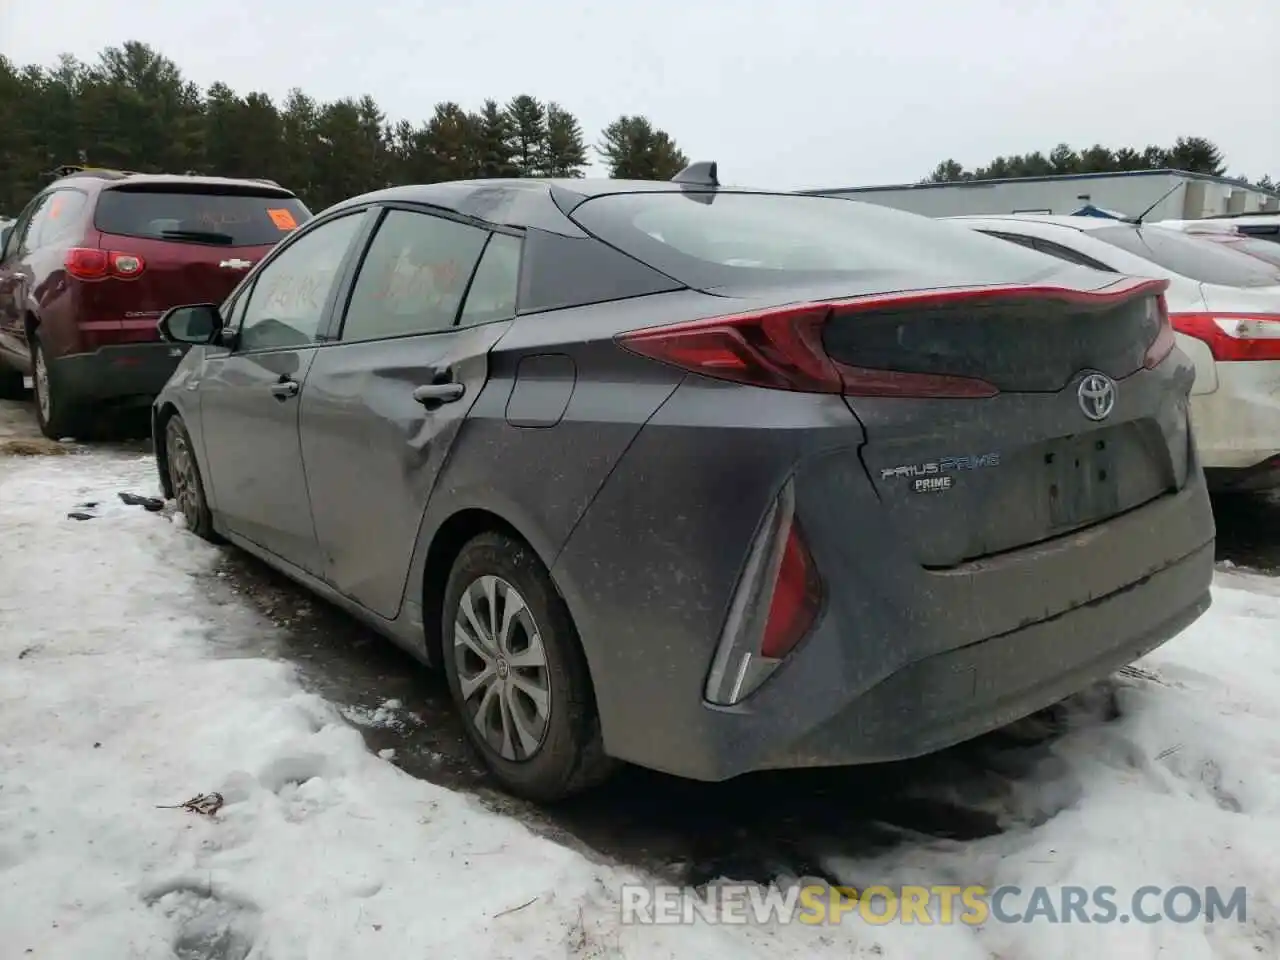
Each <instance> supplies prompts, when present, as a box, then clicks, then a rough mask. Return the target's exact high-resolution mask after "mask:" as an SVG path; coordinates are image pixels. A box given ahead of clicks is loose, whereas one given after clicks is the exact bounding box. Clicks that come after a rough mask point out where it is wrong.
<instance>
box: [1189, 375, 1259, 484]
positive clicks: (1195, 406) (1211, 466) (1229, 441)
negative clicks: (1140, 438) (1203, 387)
mask: <svg viewBox="0 0 1280 960" xmlns="http://www.w3.org/2000/svg"><path fill="white" fill-rule="evenodd" d="M1215 370H1216V379H1217V384H1218V386H1217V389H1216V390H1214V391H1213V392H1212V393H1204V394H1193V395H1192V397H1191V421H1192V424H1193V425H1194V428H1195V433H1196V446H1197V447H1198V448H1199V450H1200V459H1201V460H1202V461H1203V462H1204V465H1205V470H1207V471H1211V473H1210V481H1211V483H1212V484H1213V486H1215V487H1217V485H1218V483H1217V481H1218V479H1219V478H1227V477H1228V476H1229V475H1228V474H1227V473H1226V471H1233V472H1236V473H1235V475H1236V477H1239V476H1241V473H1239V471H1244V472H1247V471H1251V470H1253V469H1254V468H1255V467H1256V466H1257V465H1260V464H1262V463H1263V462H1264V461H1266V460H1268V459H1269V458H1271V457H1274V456H1276V455H1277V454H1280V361H1274V360H1262V361H1255V362H1231V363H1218V364H1215Z"/></svg>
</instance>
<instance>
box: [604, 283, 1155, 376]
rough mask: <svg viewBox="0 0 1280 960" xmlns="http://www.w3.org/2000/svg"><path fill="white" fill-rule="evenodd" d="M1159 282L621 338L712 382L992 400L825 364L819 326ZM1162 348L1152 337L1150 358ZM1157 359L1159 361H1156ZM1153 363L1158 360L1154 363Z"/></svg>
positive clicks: (654, 330) (900, 303)
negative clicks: (880, 314)
mask: <svg viewBox="0 0 1280 960" xmlns="http://www.w3.org/2000/svg"><path fill="white" fill-rule="evenodd" d="M1168 285H1169V284H1168V281H1166V280H1130V279H1124V280H1120V281H1117V282H1116V283H1114V284H1111V285H1110V286H1108V287H1106V288H1104V289H1102V290H1092V291H1089V290H1085V291H1081V290H1072V289H1067V288H1061V287H1027V286H993V287H967V288H962V289H955V290H929V291H913V292H909V293H893V294H875V295H872V296H866V297H856V298H853V299H848V300H838V301H821V302H813V303H801V304H791V305H788V306H783V307H776V308H771V309H768V310H761V311H757V312H753V313H743V314H734V315H731V316H723V317H708V318H706V319H702V320H693V321H688V322H685V323H676V324H672V325H670V326H665V327H651V328H648V329H644V330H635V331H631V332H629V333H624V334H621V335H620V336H619V337H618V343H619V344H620V345H621V346H622V347H624V348H625V349H627V350H630V351H631V352H632V353H637V354H640V355H641V356H645V357H649V358H651V359H653V360H660V361H662V362H663V363H669V364H672V365H673V366H677V367H680V368H682V369H684V370H688V371H690V372H693V373H697V374H701V375H702V376H705V377H711V378H714V379H717V380H729V381H732V382H734V383H743V384H750V385H751V386H757V387H769V388H772V389H776V390H793V391H797V392H801V393H842V394H845V395H846V396H864V397H930V398H944V397H946V398H951V397H956V398H961V397H970V398H978V397H993V396H995V395H996V394H998V393H999V392H1000V391H999V389H998V388H997V387H995V386H994V385H993V384H990V383H987V382H986V381H985V380H981V379H976V378H971V377H957V376H946V375H941V374H924V373H911V372H907V371H900V370H881V369H870V368H866V367H854V366H848V365H846V364H842V363H838V362H836V361H835V360H832V359H831V357H829V356H828V355H827V353H826V351H825V350H824V348H823V345H822V328H823V325H824V324H825V323H826V322H827V321H828V320H830V319H831V318H832V317H833V316H836V315H838V316H840V317H842V318H843V317H847V316H849V315H850V314H856V313H868V312H872V311H901V310H906V309H910V308H912V307H920V308H922V309H934V308H937V307H940V306H949V305H964V304H965V303H973V304H975V305H978V304H982V303H990V302H992V301H998V300H1019V299H1021V300H1026V299H1037V298H1047V299H1057V300H1065V301H1070V302H1074V303H1081V304H1086V305H1104V304H1107V303H1115V302H1121V301H1125V300H1129V299H1132V298H1133V297H1136V296H1139V295H1142V294H1147V295H1151V294H1157V295H1159V294H1162V293H1163V291H1164V290H1165V289H1166V288H1167V287H1168ZM1161 349H1163V350H1165V355H1166V356H1167V355H1168V350H1169V349H1172V333H1170V334H1169V345H1168V349H1165V344H1164V343H1163V342H1161V341H1160V338H1159V337H1157V341H1156V343H1153V344H1152V345H1151V351H1150V352H1149V353H1148V360H1150V357H1151V356H1153V355H1155V354H1156V353H1158V352H1159V350H1161ZM1160 359H1163V356H1161V357H1160ZM1156 362H1158V361H1156Z"/></svg>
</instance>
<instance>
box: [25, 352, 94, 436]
mask: <svg viewBox="0 0 1280 960" xmlns="http://www.w3.org/2000/svg"><path fill="white" fill-rule="evenodd" d="M31 374H32V376H31V386H32V390H33V392H34V393H35V401H36V420H37V421H38V422H39V423H40V432H41V433H43V434H44V435H45V436H46V437H48V438H49V439H50V440H61V439H62V438H63V437H73V436H75V435H76V434H77V432H79V431H80V430H81V428H82V426H83V424H84V414H83V412H82V411H81V410H80V409H78V408H77V407H75V406H74V405H73V404H71V403H70V402H69V401H68V400H67V397H66V394H65V393H64V392H63V390H62V389H61V386H60V384H59V382H58V375H57V370H55V369H54V368H53V367H51V366H50V364H49V358H48V357H47V356H46V355H45V351H44V344H42V343H41V342H40V335H39V334H38V333H33V334H32V336H31Z"/></svg>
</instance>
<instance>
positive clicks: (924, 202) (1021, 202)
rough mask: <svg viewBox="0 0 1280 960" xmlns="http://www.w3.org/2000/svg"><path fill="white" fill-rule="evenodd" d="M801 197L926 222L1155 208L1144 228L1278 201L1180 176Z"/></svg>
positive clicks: (1070, 177)
mask: <svg viewBox="0 0 1280 960" xmlns="http://www.w3.org/2000/svg"><path fill="white" fill-rule="evenodd" d="M799 192H800V193H810V194H820V195H823V196H831V197H849V198H850V199H855V200H862V201H865V202H867V203H877V204H881V205H883V206H886V207H896V208H898V209H899V210H909V211H911V212H912V213H921V214H924V215H925V216H929V217H949V216H960V215H964V214H998V213H1052V214H1073V213H1076V212H1077V211H1079V210H1080V209H1081V208H1082V207H1086V206H1093V207H1096V208H1099V209H1101V210H1105V211H1109V212H1115V213H1121V214H1124V215H1126V216H1131V217H1133V216H1137V215H1138V214H1141V213H1143V212H1144V211H1146V210H1147V208H1148V207H1151V211H1150V212H1149V213H1147V215H1146V216H1145V217H1144V218H1143V219H1144V220H1199V219H1201V218H1203V217H1216V216H1223V215H1228V214H1242V213H1273V212H1277V211H1280V195H1277V194H1274V193H1268V192H1267V191H1265V190H1260V189H1258V188H1257V187H1249V186H1245V185H1244V184H1241V183H1239V182H1238V181H1235V180H1228V179H1226V178H1225V177H1211V176H1208V175H1207V174H1202V173H1185V172H1183V171H1181V170H1133V171H1129V172H1126V173H1079V174H1067V175H1065V176H1058V177H1015V178H1010V179H1004V180H963V181H958V182H954V183H906V184H899V185H896V186H886V187H833V188H831V189H822V190H801V191H799ZM1162 198H1163V199H1162ZM1152 204H1155V206H1154V207H1152Z"/></svg>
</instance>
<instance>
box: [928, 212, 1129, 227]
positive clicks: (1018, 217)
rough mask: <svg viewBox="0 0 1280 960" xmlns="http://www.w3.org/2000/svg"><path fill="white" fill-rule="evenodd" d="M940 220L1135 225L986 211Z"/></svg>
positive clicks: (1035, 214) (1094, 219) (1082, 218)
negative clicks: (984, 212)
mask: <svg viewBox="0 0 1280 960" xmlns="http://www.w3.org/2000/svg"><path fill="white" fill-rule="evenodd" d="M939 219H942V220H970V221H978V220H981V221H984V222H992V223H994V222H1002V223H1043V224H1048V225H1050V226H1057V227H1070V228H1071V229H1073V230H1082V231H1085V232H1088V231H1090V230H1101V229H1103V228H1104V227H1134V228H1135V229H1136V225H1135V224H1132V223H1128V222H1126V221H1124V220H1112V219H1110V218H1109V217H1072V216H1064V215H1058V214H1049V213H987V214H965V215H964V216H959V217H941V218H939Z"/></svg>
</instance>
